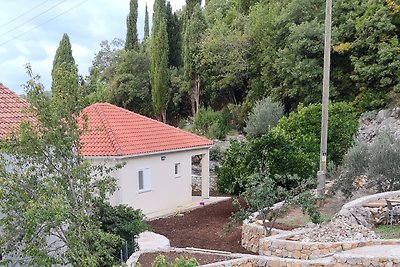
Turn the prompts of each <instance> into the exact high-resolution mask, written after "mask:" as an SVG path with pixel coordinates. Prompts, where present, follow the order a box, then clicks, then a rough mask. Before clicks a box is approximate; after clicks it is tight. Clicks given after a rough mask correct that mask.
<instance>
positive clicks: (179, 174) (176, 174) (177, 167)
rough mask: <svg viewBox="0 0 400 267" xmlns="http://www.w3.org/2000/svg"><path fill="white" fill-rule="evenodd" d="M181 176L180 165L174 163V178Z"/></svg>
mask: <svg viewBox="0 0 400 267" xmlns="http://www.w3.org/2000/svg"><path fill="white" fill-rule="evenodd" d="M180 176H181V164H180V163H175V177H180Z"/></svg>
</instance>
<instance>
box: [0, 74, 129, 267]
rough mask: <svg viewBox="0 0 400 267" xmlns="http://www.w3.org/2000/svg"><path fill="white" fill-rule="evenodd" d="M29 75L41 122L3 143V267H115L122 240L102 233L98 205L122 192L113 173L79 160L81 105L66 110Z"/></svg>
mask: <svg viewBox="0 0 400 267" xmlns="http://www.w3.org/2000/svg"><path fill="white" fill-rule="evenodd" d="M28 73H29V74H30V78H31V79H30V80H29V82H28V83H27V87H26V89H27V95H28V100H29V102H30V104H31V108H30V109H29V112H31V114H34V115H35V117H36V120H35V121H34V122H24V123H23V124H22V126H21V128H20V129H19V131H18V133H17V134H16V135H14V136H11V137H10V138H11V140H9V142H7V141H2V142H0V209H1V211H2V217H1V219H0V224H1V229H2V234H1V236H0V246H1V248H2V255H3V257H2V260H1V263H0V264H1V265H2V266H4V265H7V266H8V265H9V264H10V265H13V264H15V263H18V264H20V265H22V266H57V265H58V266H60V265H61V266H65V265H71V266H93V267H95V266H99V267H100V266H113V264H116V261H115V259H114V257H113V252H112V250H111V249H109V248H112V247H115V246H121V245H122V243H121V239H120V238H119V237H118V236H116V235H114V234H109V233H105V232H104V231H103V230H102V229H101V225H100V224H99V221H98V218H97V215H96V214H97V213H96V207H95V203H99V202H100V203H101V202H103V201H106V198H105V197H106V196H107V195H109V194H111V193H112V192H113V191H114V190H115V189H116V183H115V179H113V178H112V177H110V176H108V175H107V173H109V172H110V171H112V170H113V169H114V168H106V167H104V166H93V165H91V164H90V163H89V161H88V160H86V159H84V158H83V156H81V155H80V153H79V151H80V148H81V145H80V134H81V133H82V131H83V130H84V128H85V127H83V125H80V126H78V116H77V113H75V111H76V110H80V109H81V108H82V106H79V105H78V107H77V109H73V108H71V107H72V106H75V105H77V104H76V103H74V102H71V103H70V105H69V106H68V105H65V103H63V106H60V102H59V99H58V98H55V97H52V98H49V97H47V96H46V94H45V92H44V89H43V87H42V86H41V85H40V84H38V83H37V80H36V79H35V78H34V77H33V76H32V75H31V70H30V69H28ZM59 78H63V76H60V77H59ZM66 78H67V79H68V78H69V77H66ZM68 86H70V87H74V86H76V84H74V83H71V84H68ZM67 90H68V91H70V92H73V91H74V90H72V89H67ZM71 100H73V98H69V97H66V99H65V101H67V102H69V101H71ZM66 107H67V109H66ZM68 107H69V109H68ZM83 124H85V123H83Z"/></svg>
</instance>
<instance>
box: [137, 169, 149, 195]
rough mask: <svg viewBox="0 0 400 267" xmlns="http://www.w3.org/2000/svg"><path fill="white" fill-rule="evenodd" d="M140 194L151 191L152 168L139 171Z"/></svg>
mask: <svg viewBox="0 0 400 267" xmlns="http://www.w3.org/2000/svg"><path fill="white" fill-rule="evenodd" d="M138 182H139V192H146V191H150V168H144V169H139V170H138Z"/></svg>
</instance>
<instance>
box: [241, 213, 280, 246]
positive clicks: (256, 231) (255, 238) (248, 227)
mask: <svg viewBox="0 0 400 267" xmlns="http://www.w3.org/2000/svg"><path fill="white" fill-rule="evenodd" d="M285 232H286V231H283V230H278V229H272V231H271V234H272V235H278V234H282V233H285ZM265 235H266V231H265V229H264V227H263V226H261V225H259V224H256V223H249V222H247V221H244V222H243V225H242V247H244V248H245V249H247V250H248V251H251V252H254V253H258V250H259V245H260V239H262V238H265Z"/></svg>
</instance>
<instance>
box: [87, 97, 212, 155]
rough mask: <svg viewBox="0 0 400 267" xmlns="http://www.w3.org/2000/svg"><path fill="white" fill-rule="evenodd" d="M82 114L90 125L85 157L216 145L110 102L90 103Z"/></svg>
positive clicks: (136, 153)
mask: <svg viewBox="0 0 400 267" xmlns="http://www.w3.org/2000/svg"><path fill="white" fill-rule="evenodd" d="M82 114H85V115H82ZM82 114H81V119H82V118H85V117H86V118H87V126H88V129H87V132H85V133H83V135H82V136H81V144H82V148H81V154H82V155H83V156H125V155H138V154H145V153H152V152H160V151H169V150H176V149H184V148H195V147H201V146H210V145H212V141H211V140H209V139H207V138H204V137H201V136H198V135H195V134H192V133H188V132H185V131H183V130H180V129H178V128H175V127H172V126H169V125H167V124H164V123H161V122H159V121H156V120H153V119H150V118H147V117H145V116H142V115H139V114H137V113H134V112H131V111H128V110H125V109H123V108H120V107H117V106H114V105H111V104H108V103H96V104H93V105H91V106H88V107H86V108H85V109H84V110H83V111H82Z"/></svg>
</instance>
